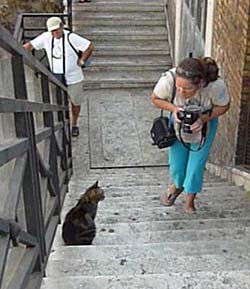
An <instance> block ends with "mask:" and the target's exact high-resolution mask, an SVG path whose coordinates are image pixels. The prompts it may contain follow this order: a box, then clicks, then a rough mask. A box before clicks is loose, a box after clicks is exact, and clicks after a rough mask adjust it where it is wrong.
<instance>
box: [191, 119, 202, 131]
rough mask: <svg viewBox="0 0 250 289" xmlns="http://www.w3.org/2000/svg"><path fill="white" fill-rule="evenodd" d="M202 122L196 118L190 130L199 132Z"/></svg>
mask: <svg viewBox="0 0 250 289" xmlns="http://www.w3.org/2000/svg"><path fill="white" fill-rule="evenodd" d="M203 124H204V122H203V121H202V119H201V118H198V119H197V120H196V121H195V122H194V123H193V124H192V125H191V130H192V132H194V133H195V132H199V131H200V130H201V129H202V127H203Z"/></svg>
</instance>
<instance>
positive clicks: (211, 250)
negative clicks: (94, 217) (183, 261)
mask: <svg viewBox="0 0 250 289" xmlns="http://www.w3.org/2000/svg"><path fill="white" fill-rule="evenodd" d="M55 245H56V246H55ZM249 248H250V246H249V243H247V242H245V240H236V239H235V240H226V241H225V240H210V241H209V242H207V241H204V240H201V241H191V240H190V241H186V242H182V241H179V242H171V241H163V242H157V243H153V242H151V243H148V244H145V243H142V244H141V243H139V242H136V243H134V244H121V245H117V244H112V245H102V246H96V245H90V246H65V245H64V244H63V242H62V241H61V244H59V242H58V244H54V245H53V249H52V252H51V255H50V259H49V260H50V261H51V260H60V259H62V258H63V259H65V260H69V259H73V260H76V259H78V260H86V259H88V260H90V259H92V260H95V259H113V260H116V259H125V258H128V257H129V258H130V259H138V260H139V259H141V258H145V256H146V257H148V258H150V259H158V258H161V257H162V256H197V255H198V256H201V255H211V254H216V255H218V254H221V253H225V254H229V255H230V254H231V253H233V252H235V253H236V254H238V255H241V254H242V255H244V254H245V253H246V254H249Z"/></svg>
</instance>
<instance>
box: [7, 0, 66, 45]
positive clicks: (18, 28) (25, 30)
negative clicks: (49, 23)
mask: <svg viewBox="0 0 250 289" xmlns="http://www.w3.org/2000/svg"><path fill="white" fill-rule="evenodd" d="M65 11H66V13H20V14H19V15H18V17H17V21H16V25H15V31H14V34H13V36H14V38H15V39H16V40H17V41H18V42H23V41H25V40H30V39H31V38H34V37H35V36H37V35H38V34H40V33H41V32H43V31H45V30H46V28H45V27H46V26H45V21H46V20H47V19H48V18H49V17H52V16H58V17H60V18H62V20H63V22H64V23H65V24H67V26H68V28H69V29H70V30H72V0H67V6H66V7H65ZM34 18H36V19H41V20H40V22H39V21H38V22H37V21H36V25H37V26H36V27H34V22H32V24H33V25H30V24H26V22H29V20H31V21H32V19H34ZM43 20H45V21H43Z"/></svg>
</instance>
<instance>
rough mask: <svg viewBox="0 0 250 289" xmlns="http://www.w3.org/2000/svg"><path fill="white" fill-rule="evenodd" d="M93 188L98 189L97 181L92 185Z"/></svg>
mask: <svg viewBox="0 0 250 289" xmlns="http://www.w3.org/2000/svg"><path fill="white" fill-rule="evenodd" d="M93 188H95V189H96V188H98V180H97V181H96V182H95V183H94V185H93Z"/></svg>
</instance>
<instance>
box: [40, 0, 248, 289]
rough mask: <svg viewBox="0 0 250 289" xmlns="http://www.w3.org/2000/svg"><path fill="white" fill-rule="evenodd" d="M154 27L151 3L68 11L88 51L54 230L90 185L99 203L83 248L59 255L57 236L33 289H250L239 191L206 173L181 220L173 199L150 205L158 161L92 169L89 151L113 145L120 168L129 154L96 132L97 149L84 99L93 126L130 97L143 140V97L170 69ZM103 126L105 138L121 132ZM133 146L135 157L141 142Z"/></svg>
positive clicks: (157, 7)
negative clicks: (96, 104) (70, 165)
mask: <svg viewBox="0 0 250 289" xmlns="http://www.w3.org/2000/svg"><path fill="white" fill-rule="evenodd" d="M164 27H165V18H164V13H163V4H162V2H161V1H160V0H158V1H156V0H152V1H147V0H144V1H143V0H124V1H122V0H107V1H98V0H92V3H89V4H78V3H75V5H74V28H75V30H77V31H79V32H82V34H83V35H85V36H86V35H88V36H89V38H90V39H92V40H93V42H94V45H95V47H96V51H95V54H94V56H93V58H92V62H91V65H90V66H89V67H87V69H86V71H85V75H86V81H85V83H86V86H85V88H84V100H83V105H82V111H81V117H80V123H79V125H80V130H81V135H80V137H79V138H77V139H74V140H73V158H74V175H73V178H72V180H71V182H70V191H69V193H68V194H67V196H66V199H65V202H64V208H63V211H62V220H64V217H65V214H66V213H67V211H68V210H69V209H70V208H71V207H72V206H74V205H75V203H76V202H77V200H78V198H79V195H80V194H81V193H82V192H83V191H85V189H86V188H87V187H88V186H90V185H91V184H92V183H94V182H95V180H99V181H100V184H101V186H102V187H103V188H104V190H105V194H106V198H105V200H104V201H102V202H101V203H100V205H99V208H98V213H97V217H96V225H97V236H96V238H95V239H94V242H93V245H91V246H64V245H63V242H62V239H61V225H59V226H58V230H57V233H56V236H55V240H54V244H53V248H52V251H51V255H50V258H49V262H48V264H47V272H46V273H47V274H46V277H45V278H44V280H43V283H42V287H41V288H42V289H69V288H71V289H137V288H138V289H249V288H250V242H249V241H250V195H249V193H246V192H245V191H244V190H243V188H241V187H237V186H235V185H234V184H232V183H230V182H228V181H225V180H222V179H220V178H218V177H216V176H213V175H210V174H209V173H208V172H206V174H205V182H204V188H203V192H202V194H201V195H200V196H199V197H198V198H197V208H198V210H197V213H196V214H194V215H189V214H185V213H184V212H183V204H184V196H183V195H181V196H180V197H179V198H178V199H177V201H176V204H175V206H173V207H171V208H166V207H163V206H162V205H161V204H160V194H161V193H162V192H163V191H165V190H166V188H167V184H168V182H169V176H168V168H167V166H165V167H164V166H162V165H159V166H157V162H158V163H160V161H158V158H159V156H161V162H163V161H162V160H165V154H166V152H165V151H160V150H158V149H157V148H154V147H153V148H151V150H150V149H148V150H147V152H146V153H147V163H150V158H151V163H152V164H154V165H152V166H151V167H150V166H140V167H139V166H136V165H131V166H130V165H128V164H129V162H128V163H127V164H126V166H124V167H122V166H121V165H120V163H119V161H114V162H113V164H109V165H108V166H105V161H106V160H105V157H106V156H107V154H103V155H104V160H103V161H102V163H101V164H102V165H103V167H102V165H100V166H99V165H98V162H97V165H96V166H95V167H93V163H92V162H93V159H94V158H93V154H95V152H96V151H95V150H94V148H93V146H101V149H100V150H103V151H104V152H105V150H107V148H108V149H110V147H111V145H113V147H114V151H115V152H116V154H114V155H115V156H119V152H121V154H123V155H121V158H125V157H126V156H129V152H126V151H125V152H124V151H123V150H120V147H119V145H120V146H121V144H120V143H118V140H119V139H118V140H117V138H118V135H115V136H111V135H109V133H110V132H107V131H105V130H104V129H101V130H100V133H101V134H106V135H104V136H102V142H101V141H100V139H99V138H98V136H96V134H95V133H94V131H93V130H91V126H93V123H94V122H95V118H93V117H91V115H90V114H91V113H92V116H93V114H94V113H93V112H91V111H90V110H89V102H90V100H91V99H92V100H93V99H100V97H102V98H101V101H100V103H101V104H102V107H103V111H100V110H99V108H98V109H97V112H96V113H97V114H99V115H100V114H101V113H102V115H101V116H102V117H100V118H99V119H98V122H103V116H105V113H106V118H108V119H109V118H111V115H113V114H119V113H123V112H124V111H123V110H122V105H120V104H119V103H118V104H119V106H118V107H116V106H114V109H113V110H111V111H109V107H110V105H111V102H105V101H110V98H111V101H112V102H115V100H116V99H117V100H120V99H121V98H122V97H124V95H125V96H126V95H130V97H136V96H137V97H138V101H139V100H141V102H142V103H143V105H142V107H141V108H140V109H141V110H142V111H144V112H145V113H144V115H143V117H141V122H143V121H145V122H144V126H143V127H140V128H139V130H138V131H139V132H140V131H145V133H146V134H147V133H148V131H149V128H150V124H151V122H152V116H153V115H155V114H156V109H155V108H153V107H152V106H151V104H150V100H149V95H150V93H151V91H152V87H153V84H154V83H155V81H156V80H157V79H158V78H159V76H160V74H161V73H162V72H163V71H165V70H166V69H167V68H168V67H170V65H171V59H170V56H169V48H168V43H167V41H166V40H167V34H166V30H164V29H165V28H164ZM137 36H138V38H136V37H137ZM124 103H126V102H125V101H124V102H123V103H122V104H123V105H125V104H124ZM115 108H116V110H115ZM131 109H132V110H133V109H134V108H133V107H132V108H131ZM157 113H158V112H157ZM144 119H146V120H147V121H146V120H144ZM132 120H133V121H134V123H135V126H136V121H135V120H134V115H133V114H132V113H131V114H130V115H129V117H128V123H129V122H131V121H132ZM110 123H111V125H112V126H113V127H114V128H115V127H118V128H119V127H120V126H121V124H120V123H117V122H110ZM95 139H98V141H95ZM129 141H131V138H130V137H128V138H127V142H129ZM108 142H109V143H108ZM140 142H141V143H142V144H143V145H142V149H143V148H144V147H147V144H148V142H150V140H149V138H148V139H146V138H144V139H142V140H140ZM107 143H108V145H107ZM121 143H122V142H121ZM122 145H123V146H126V143H124V142H123V143H122ZM129 147H131V148H133V145H131V146H129ZM151 147H152V146H151ZM117 152H118V153H117ZM109 153H110V154H111V152H109ZM155 160H157V162H155ZM164 162H165V161H164ZM164 162H163V163H164Z"/></svg>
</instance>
